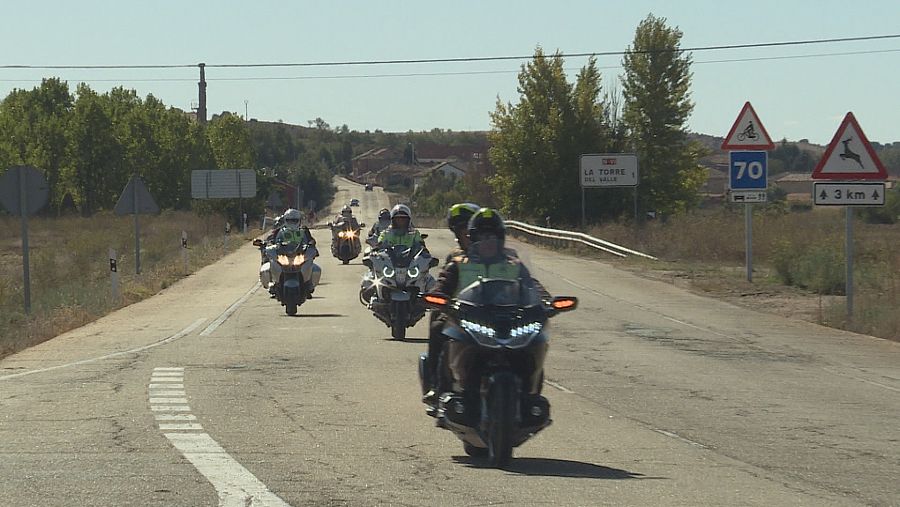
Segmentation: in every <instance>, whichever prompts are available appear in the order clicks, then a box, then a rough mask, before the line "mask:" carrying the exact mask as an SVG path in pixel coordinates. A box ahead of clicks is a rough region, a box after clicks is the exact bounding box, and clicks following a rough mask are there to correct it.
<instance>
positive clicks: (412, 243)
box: [375, 204, 427, 250]
mask: <svg viewBox="0 0 900 507" xmlns="http://www.w3.org/2000/svg"><path fill="white" fill-rule="evenodd" d="M411 222H412V212H411V211H410V210H409V206H407V205H405V204H398V205H396V206H394V207H393V209H391V226H390V227H388V228H387V229H385V230H384V231H382V232H381V234H379V235H378V243H377V244H376V245H375V247H376V248H378V249H381V248H390V247H392V246H397V245H403V246H406V247H409V248H417V247H419V246H421V247H423V248H424V247H425V240H424V239H423V238H422V234H421V233H419V231H418V230H416V229H415V228H413V227H412V224H411ZM426 250H427V249H426Z"/></svg>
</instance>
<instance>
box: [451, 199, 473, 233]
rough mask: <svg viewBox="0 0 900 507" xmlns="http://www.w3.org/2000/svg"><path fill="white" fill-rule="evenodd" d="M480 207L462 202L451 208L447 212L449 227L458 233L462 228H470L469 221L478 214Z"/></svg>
mask: <svg viewBox="0 0 900 507" xmlns="http://www.w3.org/2000/svg"><path fill="white" fill-rule="evenodd" d="M478 209H479V208H478V205H477V204H472V203H471V202H462V203H459V204H454V205H453V206H450V209H449V210H447V227H449V228H450V230H451V231H453V232H456V229H458V228H460V227H468V224H469V219H470V218H472V215H474V214H475V213H477V212H478Z"/></svg>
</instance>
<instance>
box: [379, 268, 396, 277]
mask: <svg viewBox="0 0 900 507" xmlns="http://www.w3.org/2000/svg"><path fill="white" fill-rule="evenodd" d="M381 274H382V275H384V277H385V278H391V277H392V276H394V268H392V267H390V266H385V267H384V268H382V270H381Z"/></svg>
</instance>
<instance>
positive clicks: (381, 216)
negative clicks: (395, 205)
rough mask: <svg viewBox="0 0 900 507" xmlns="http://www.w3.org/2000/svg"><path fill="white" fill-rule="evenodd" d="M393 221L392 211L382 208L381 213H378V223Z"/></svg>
mask: <svg viewBox="0 0 900 507" xmlns="http://www.w3.org/2000/svg"><path fill="white" fill-rule="evenodd" d="M390 219H391V210H389V209H387V208H381V211H379V212H378V221H379V222H380V221H382V220H384V221H385V222H386V221H388V220H390Z"/></svg>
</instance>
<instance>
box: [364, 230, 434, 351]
mask: <svg viewBox="0 0 900 507" xmlns="http://www.w3.org/2000/svg"><path fill="white" fill-rule="evenodd" d="M425 237H427V235H426V234H423V235H422V238H423V239H424V238H425ZM363 264H365V265H366V266H367V267H368V268H369V271H368V272H367V273H366V274H365V275H364V276H363V279H362V283H361V284H360V289H359V300H360V302H361V303H362V304H363V305H365V306H366V308H368V309H369V310H371V311H372V313H373V314H374V315H375V317H376V318H378V320H380V321H382V322H384V323H385V324H386V325H387V326H388V327H389V328H391V337H392V338H394V339H395V340H403V339H405V338H406V328H408V327H412V326H414V325H416V323H417V322H418V321H419V320H420V319H421V318H422V317H424V316H425V302H424V301H423V300H422V299H421V298H420V297H419V295H420V294H422V293H425V292H427V291H429V290H431V289H433V288H434V285H435V284H436V283H437V282H436V281H435V279H434V277H433V276H431V274H430V273H429V272H428V270H429V269H431V268H433V267H434V266H437V265H438V260H437V259H435V258H434V257H432V256H431V254H430V253H428V250H426V249H425V248H424V247H421V246H420V247H416V248H410V247H406V246H403V245H396V246H393V247H390V248H385V249H381V250H371V249H367V255H366V257H365V258H364V259H363Z"/></svg>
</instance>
